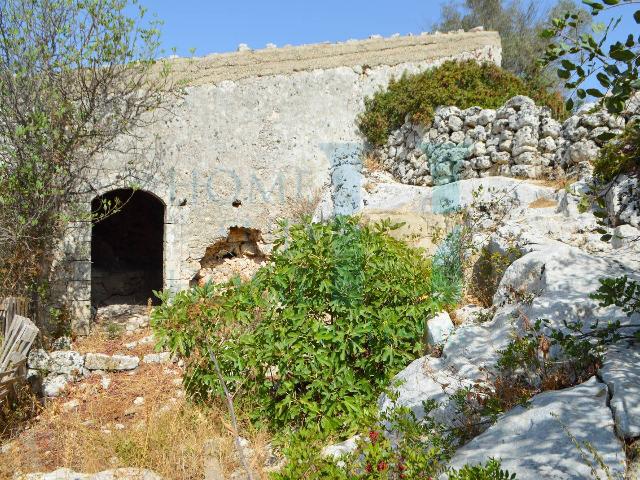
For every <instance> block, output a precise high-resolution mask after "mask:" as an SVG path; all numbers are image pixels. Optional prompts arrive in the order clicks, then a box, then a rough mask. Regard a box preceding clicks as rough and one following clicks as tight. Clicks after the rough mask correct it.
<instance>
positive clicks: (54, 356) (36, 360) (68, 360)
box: [27, 349, 84, 375]
mask: <svg viewBox="0 0 640 480" xmlns="http://www.w3.org/2000/svg"><path fill="white" fill-rule="evenodd" d="M27 365H28V367H29V368H31V369H33V370H40V371H43V372H45V373H51V374H54V375H62V374H64V375H79V374H81V373H82V372H83V367H84V357H83V356H82V355H81V354H80V353H78V352H74V351H71V350H60V351H55V352H50V353H47V352H46V351H44V350H42V349H33V350H31V351H30V352H29V356H28V358H27Z"/></svg>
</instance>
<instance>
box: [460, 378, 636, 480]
mask: <svg viewBox="0 0 640 480" xmlns="http://www.w3.org/2000/svg"><path fill="white" fill-rule="evenodd" d="M576 443H578V445H576ZM490 458H496V459H500V461H501V462H502V468H504V469H506V470H508V471H509V472H510V473H515V474H516V475H517V478H518V480H539V479H541V478H553V479H567V480H569V479H572V480H573V479H575V480H580V479H584V478H592V469H593V470H594V471H595V472H597V474H598V475H599V478H612V477H608V476H607V474H606V473H605V471H604V469H603V468H602V467H601V465H600V462H602V463H603V464H604V465H605V466H606V468H607V469H608V470H609V473H610V474H611V475H612V476H613V478H622V476H623V475H624V472H625V452H624V445H623V444H622V442H620V440H618V438H616V435H615V432H614V423H613V420H612V418H611V411H610V410H609V408H608V407H607V387H606V385H604V384H602V383H600V382H598V381H597V379H596V378H595V377H594V378H591V379H590V380H589V381H587V382H585V383H583V384H581V385H578V386H576V387H573V388H569V389H566V390H560V391H552V392H545V393H541V394H539V395H536V396H535V397H533V398H532V399H531V401H530V403H529V405H528V406H527V407H517V408H515V409H513V410H511V411H510V412H508V413H506V414H505V415H503V416H502V417H500V418H499V419H498V421H497V422H496V423H495V424H494V425H492V426H491V427H490V428H489V429H488V430H487V431H485V432H484V433H482V434H480V435H479V436H477V437H476V438H474V439H473V440H471V441H470V442H469V443H468V444H466V445H465V446H463V447H462V448H461V449H459V450H458V451H457V452H456V454H455V455H454V457H453V458H452V460H451V462H450V466H451V467H453V468H456V469H459V468H461V467H462V466H463V465H465V464H472V465H475V464H479V463H484V462H486V461H488V460H489V459H490Z"/></svg>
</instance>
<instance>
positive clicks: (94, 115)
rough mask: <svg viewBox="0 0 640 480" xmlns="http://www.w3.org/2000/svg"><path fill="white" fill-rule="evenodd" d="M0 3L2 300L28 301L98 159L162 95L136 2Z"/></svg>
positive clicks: (154, 26) (151, 25) (149, 33)
mask: <svg viewBox="0 0 640 480" xmlns="http://www.w3.org/2000/svg"><path fill="white" fill-rule="evenodd" d="M1 3H2V8H1V10H0V138H1V139H2V141H1V142H0V243H1V244H2V246H3V247H2V249H1V250H0V297H1V296H3V295H5V294H28V293H30V292H32V291H33V289H34V288H35V286H36V285H37V284H38V283H39V282H40V281H41V280H42V277H43V275H45V273H46V271H47V268H48V265H49V264H50V256H51V247H52V245H53V244H54V242H55V238H56V236H57V235H59V233H60V230H61V229H62V228H63V226H64V225H65V223H66V221H68V220H69V219H70V218H71V219H72V218H73V215H74V214H75V213H74V209H73V208H72V206H73V203H74V201H75V199H76V195H78V194H81V193H83V192H84V191H86V190H88V189H90V186H89V185H88V184H87V182H86V181H87V180H88V179H89V172H90V171H91V170H92V169H96V168H97V162H98V160H97V158H98V155H99V154H101V153H104V152H106V151H109V150H110V149H116V148H124V145H123V144H122V142H119V143H118V144H117V146H116V143H117V142H116V139H117V138H119V137H120V136H122V135H127V134H132V133H133V132H134V131H136V129H138V128H139V127H143V126H145V125H146V124H148V122H150V121H152V119H151V118H150V116H149V115H147V114H148V113H149V112H151V111H153V110H154V109H156V108H158V107H160V106H162V104H163V92H165V91H167V90H170V88H168V87H169V85H168V82H167V75H166V72H165V71H163V70H162V69H160V68H158V67H156V66H155V60H154V59H155V58H156V57H157V56H158V54H159V52H160V50H159V49H160V42H159V35H160V33H159V24H158V22H157V21H155V20H147V15H146V11H145V10H144V9H143V8H141V7H138V5H137V0H2V2H1ZM135 8H138V10H137V14H135V15H133V16H131V15H130V14H129V12H130V11H135ZM85 220H86V218H85Z"/></svg>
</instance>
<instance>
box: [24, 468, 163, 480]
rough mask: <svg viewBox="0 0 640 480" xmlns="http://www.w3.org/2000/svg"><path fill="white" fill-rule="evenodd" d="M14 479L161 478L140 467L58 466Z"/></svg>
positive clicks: (125, 479)
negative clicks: (95, 469) (80, 469)
mask: <svg viewBox="0 0 640 480" xmlns="http://www.w3.org/2000/svg"><path fill="white" fill-rule="evenodd" d="M14 479H15V480H162V477H160V476H159V475H158V474H156V473H154V472H152V471H151V470H147V469H141V468H116V469H113V470H105V471H103V472H99V473H77V472H74V471H73V470H70V469H68V468H60V469H58V470H55V471H54V472H49V473H28V474H26V475H17V476H16V477H14Z"/></svg>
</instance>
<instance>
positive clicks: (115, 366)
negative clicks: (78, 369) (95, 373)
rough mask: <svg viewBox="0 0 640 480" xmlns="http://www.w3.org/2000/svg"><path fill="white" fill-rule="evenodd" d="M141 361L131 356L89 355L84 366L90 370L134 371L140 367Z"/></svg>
mask: <svg viewBox="0 0 640 480" xmlns="http://www.w3.org/2000/svg"><path fill="white" fill-rule="evenodd" d="M139 363H140V359H139V358H138V357H136V356H131V355H105V354H103V353H87V354H86V355H85V363H84V366H85V368H87V369H88V370H104V371H119V370H133V369H135V368H137V367H138V364H139Z"/></svg>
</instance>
